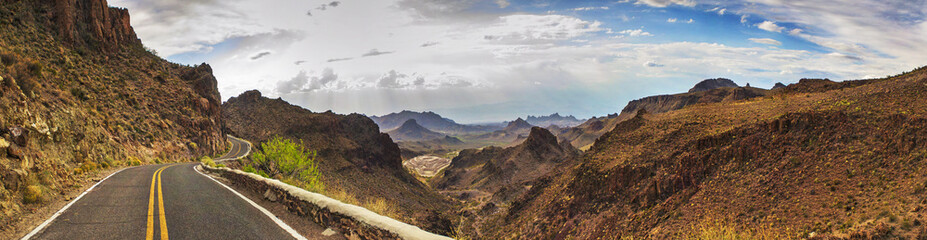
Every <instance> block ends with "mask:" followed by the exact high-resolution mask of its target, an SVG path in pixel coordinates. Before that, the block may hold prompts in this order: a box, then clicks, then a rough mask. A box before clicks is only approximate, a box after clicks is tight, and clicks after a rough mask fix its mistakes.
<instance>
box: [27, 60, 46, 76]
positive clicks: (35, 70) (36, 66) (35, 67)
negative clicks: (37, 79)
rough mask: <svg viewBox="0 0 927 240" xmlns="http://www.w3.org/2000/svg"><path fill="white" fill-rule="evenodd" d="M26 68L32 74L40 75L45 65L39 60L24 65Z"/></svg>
mask: <svg viewBox="0 0 927 240" xmlns="http://www.w3.org/2000/svg"><path fill="white" fill-rule="evenodd" d="M26 69H28V70H29V73H32V75H33V76H42V70H44V69H45V65H42V63H40V62H31V63H29V64H28V65H27V66H26Z"/></svg>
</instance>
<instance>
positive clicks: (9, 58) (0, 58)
mask: <svg viewBox="0 0 927 240" xmlns="http://www.w3.org/2000/svg"><path fill="white" fill-rule="evenodd" d="M18 60H19V59H18V58H17V57H16V56H15V55H13V54H10V53H0V63H3V65H5V66H10V65H13V64H14V63H16V62H17V61H18Z"/></svg>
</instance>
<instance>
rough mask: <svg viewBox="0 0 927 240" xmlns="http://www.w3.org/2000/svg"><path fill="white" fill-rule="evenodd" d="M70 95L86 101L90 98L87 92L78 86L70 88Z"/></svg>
mask: <svg viewBox="0 0 927 240" xmlns="http://www.w3.org/2000/svg"><path fill="white" fill-rule="evenodd" d="M71 96H74V98H77V99H78V100H81V101H87V100H89V99H90V98H89V97H87V93H86V92H84V90H83V89H80V88H71Z"/></svg>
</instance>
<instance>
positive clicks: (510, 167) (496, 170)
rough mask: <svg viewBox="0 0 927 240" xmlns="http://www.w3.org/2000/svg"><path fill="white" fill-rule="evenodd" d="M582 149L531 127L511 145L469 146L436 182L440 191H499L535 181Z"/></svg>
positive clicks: (435, 184)
mask: <svg viewBox="0 0 927 240" xmlns="http://www.w3.org/2000/svg"><path fill="white" fill-rule="evenodd" d="M578 155H579V151H578V150H576V148H573V146H571V145H569V144H568V143H566V142H564V143H558V142H557V137H555V136H554V135H553V134H551V133H550V132H549V131H547V130H546V129H543V128H540V127H533V128H531V132H530V134H529V135H528V138H526V139H525V141H524V142H523V143H521V144H519V145H516V146H514V147H509V148H500V147H486V148H483V149H467V150H464V151H461V152H460V154H459V155H458V156H457V157H455V158H454V159H453V161H452V163H451V166H449V167H448V168H447V169H446V170H445V171H444V174H442V175H441V176H440V177H436V178H434V179H433V180H432V185H433V186H434V187H435V188H437V189H440V190H451V189H453V190H461V189H477V190H480V191H485V192H490V193H492V192H495V191H497V190H499V188H500V187H502V186H504V185H509V184H519V183H523V182H526V181H530V180H533V179H535V178H537V177H538V176H540V175H543V174H545V173H547V172H549V171H550V169H551V168H553V166H555V165H557V164H559V163H562V162H564V161H567V160H570V159H573V158H575V157H576V156H578Z"/></svg>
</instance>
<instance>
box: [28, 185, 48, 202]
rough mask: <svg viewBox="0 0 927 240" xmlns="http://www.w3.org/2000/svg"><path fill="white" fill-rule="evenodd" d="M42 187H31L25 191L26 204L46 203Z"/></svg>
mask: <svg viewBox="0 0 927 240" xmlns="http://www.w3.org/2000/svg"><path fill="white" fill-rule="evenodd" d="M43 196H44V195H43V190H42V186H39V185H30V186H28V187H26V189H25V190H24V191H23V202H24V203H39V202H42V201H44V200H45V199H44V197H43Z"/></svg>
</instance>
